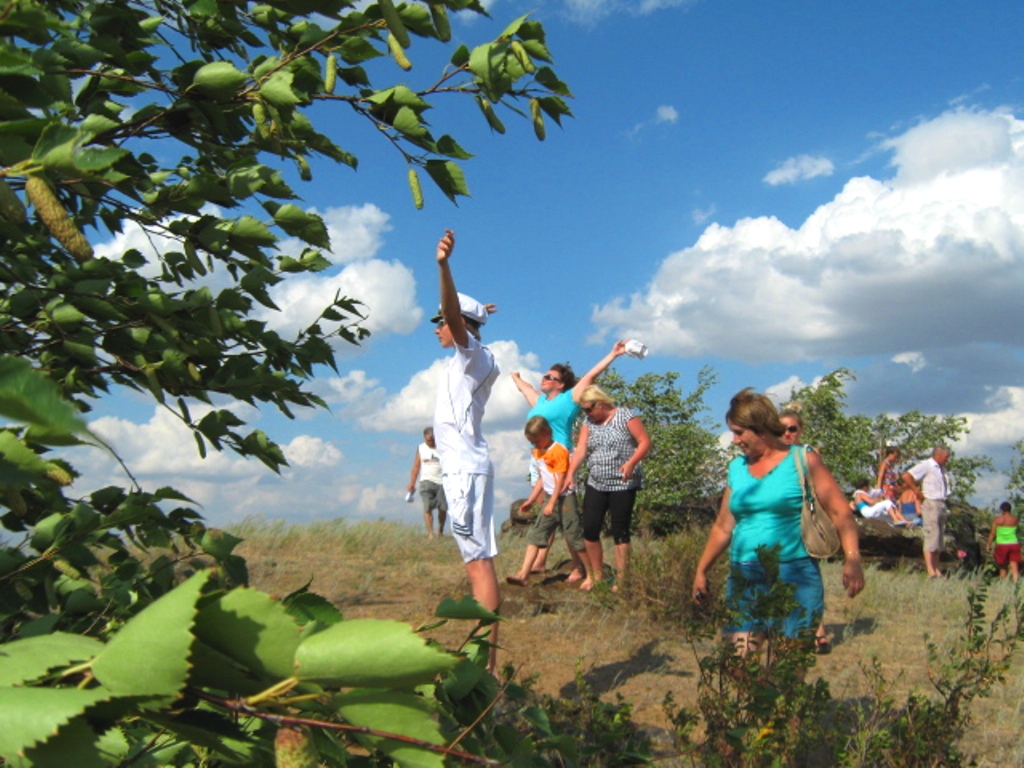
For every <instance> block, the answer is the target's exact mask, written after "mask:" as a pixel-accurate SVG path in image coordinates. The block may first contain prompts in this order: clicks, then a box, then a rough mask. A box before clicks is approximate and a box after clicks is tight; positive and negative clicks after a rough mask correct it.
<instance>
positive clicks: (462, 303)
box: [430, 293, 487, 325]
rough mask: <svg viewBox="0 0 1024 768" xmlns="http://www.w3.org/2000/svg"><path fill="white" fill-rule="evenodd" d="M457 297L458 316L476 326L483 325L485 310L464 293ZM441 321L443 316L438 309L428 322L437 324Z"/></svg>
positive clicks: (485, 318) (485, 321) (485, 316)
mask: <svg viewBox="0 0 1024 768" xmlns="http://www.w3.org/2000/svg"><path fill="white" fill-rule="evenodd" d="M458 296H459V314H460V315H462V316H463V317H464V318H466V319H467V320H472V321H473V322H474V323H476V324H477V325H485V324H486V323H487V308H486V307H485V306H484V305H483V304H481V303H480V302H479V301H477V300H476V299H474V298H473V297H472V296H467V295H466V294H464V293H460V294H458ZM443 319H444V316H443V315H442V314H441V310H440V308H438V310H437V314H436V315H434V316H433V317H432V318H430V322H432V323H437V322H439V321H441V320H443Z"/></svg>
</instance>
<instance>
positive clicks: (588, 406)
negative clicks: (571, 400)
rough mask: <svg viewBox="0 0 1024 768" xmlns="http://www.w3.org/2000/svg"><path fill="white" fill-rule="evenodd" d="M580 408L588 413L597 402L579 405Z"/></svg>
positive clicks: (595, 406)
mask: <svg viewBox="0 0 1024 768" xmlns="http://www.w3.org/2000/svg"><path fill="white" fill-rule="evenodd" d="M580 408H581V410H582V411H583V412H584V413H590V412H591V411H592V410H594V409H595V408H597V403H591V404H590V405H581V406H580Z"/></svg>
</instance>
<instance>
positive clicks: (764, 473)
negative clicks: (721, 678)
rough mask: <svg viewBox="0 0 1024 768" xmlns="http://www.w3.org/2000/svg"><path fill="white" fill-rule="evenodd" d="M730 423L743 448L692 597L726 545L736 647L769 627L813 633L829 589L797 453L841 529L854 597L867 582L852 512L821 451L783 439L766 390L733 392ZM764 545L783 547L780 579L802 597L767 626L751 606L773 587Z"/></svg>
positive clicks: (699, 594) (847, 583)
mask: <svg viewBox="0 0 1024 768" xmlns="http://www.w3.org/2000/svg"><path fill="white" fill-rule="evenodd" d="M726 423H727V424H728V426H729V430H730V431H731V432H732V436H733V437H732V441H733V444H734V445H735V446H736V447H737V448H738V449H739V450H740V452H741V454H742V455H740V456H737V457H736V458H735V459H733V460H732V461H731V462H730V464H729V474H728V486H727V488H726V490H725V493H724V495H723V497H722V504H721V507H720V509H719V512H718V517H717V518H716V519H715V522H714V524H713V525H712V526H711V531H710V533H709V534H708V541H707V544H706V545H705V547H704V552H703V554H702V555H701V558H700V561H699V562H698V564H697V571H696V575H695V576H694V580H693V597H694V600H696V601H698V602H703V601H705V600H706V599H707V598H708V596H709V581H708V571H709V569H710V568H711V566H712V565H713V564H714V562H715V561H716V560H717V559H718V558H719V557H720V556H721V555H722V553H724V552H726V551H727V550H728V552H729V562H730V568H729V578H728V582H727V588H726V599H727V601H728V603H729V604H730V605H731V606H733V607H735V608H736V615H735V619H734V621H733V622H732V623H731V624H730V626H728V627H726V628H725V636H726V638H727V639H729V640H731V641H732V642H734V643H735V644H736V647H737V650H738V651H739V652H740V653H746V652H747V651H748V650H754V649H755V648H756V647H757V646H758V645H759V643H760V642H761V640H763V639H764V637H765V635H766V634H767V632H768V631H769V630H772V631H775V632H778V633H779V634H782V635H783V636H785V637H796V636H800V635H804V634H806V636H807V637H808V639H810V638H812V637H813V635H814V630H815V628H816V627H817V626H818V622H819V621H820V619H821V613H822V611H823V610H824V589H823V587H822V582H821V572H820V570H819V568H818V562H817V560H815V559H813V558H812V557H810V555H808V554H807V549H806V548H805V547H804V543H803V539H802V537H801V535H800V512H801V509H802V507H803V493H802V490H801V487H800V481H799V479H798V475H797V467H796V461H797V460H798V459H799V458H800V457H801V456H802V457H804V459H805V461H806V463H807V470H808V472H807V474H808V476H809V479H810V481H811V482H812V483H813V484H814V489H815V491H816V493H817V496H818V499H819V501H820V502H821V505H822V506H823V507H824V508H825V511H826V513H827V514H828V515H829V517H830V518H831V519H832V522H833V523H835V525H836V528H837V530H838V531H839V537H840V541H841V542H842V550H843V555H844V560H843V586H844V587H845V589H846V593H847V594H848V595H849V596H850V597H853V596H855V595H857V594H858V593H859V592H860V591H861V590H862V589H863V588H864V573H863V570H862V568H861V563H860V547H859V542H858V539H857V525H856V523H855V522H854V519H853V513H852V512H851V510H850V507H849V504H847V502H846V496H845V495H844V494H843V492H842V490H841V489H840V488H839V485H838V484H837V483H836V481H835V478H834V477H833V476H832V473H831V472H830V471H829V470H828V467H826V466H825V464H824V463H823V462H822V460H821V457H820V456H819V455H818V454H817V453H816V452H813V451H806V452H805V451H804V450H803V448H802V447H801V446H791V445H787V444H786V443H785V442H783V441H782V439H781V437H782V435H783V433H784V432H785V428H784V427H783V425H782V423H781V422H780V421H779V415H778V412H777V411H776V410H775V406H774V405H773V404H772V402H771V401H770V400H769V399H768V398H767V397H765V396H764V395H761V394H758V393H756V392H754V391H753V390H751V389H745V390H743V391H742V392H740V393H739V394H737V395H736V396H735V397H733V399H732V401H731V403H730V407H729V411H728V413H727V414H726ZM762 550H774V551H775V552H776V553H777V557H778V564H779V579H780V580H782V581H784V582H787V583H789V584H791V585H792V586H793V587H794V590H795V593H794V597H795V598H796V600H797V602H798V607H797V608H796V609H794V610H793V612H792V613H791V614H790V615H789V616H787V617H785V618H784V619H783V620H782V621H781V624H780V625H778V626H769V625H768V624H767V623H766V622H765V621H763V620H761V619H759V618H757V617H755V616H752V615H751V612H750V608H751V604H752V602H753V600H754V599H755V597H756V596H757V595H759V594H763V593H764V592H766V591H767V590H768V589H769V587H770V583H769V581H770V580H769V576H768V574H767V573H766V572H765V568H764V566H763V565H762V563H761V561H760V558H759V553H760V552H761V551H762Z"/></svg>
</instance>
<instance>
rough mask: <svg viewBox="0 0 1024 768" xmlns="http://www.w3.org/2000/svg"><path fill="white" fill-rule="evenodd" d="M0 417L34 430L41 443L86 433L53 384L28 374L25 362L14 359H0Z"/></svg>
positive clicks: (5, 357) (40, 376)
mask: <svg viewBox="0 0 1024 768" xmlns="http://www.w3.org/2000/svg"><path fill="white" fill-rule="evenodd" d="M0 414H2V415H3V416H6V417H8V418H10V419H13V420H14V421H17V422H22V423H25V424H31V425H33V426H35V427H37V428H38V429H39V430H40V438H38V439H40V441H41V442H45V438H44V437H43V436H44V435H53V436H60V435H65V436H71V435H74V434H81V433H84V432H86V426H85V422H84V421H82V420H81V419H80V418H79V417H78V415H77V413H76V411H75V408H74V406H72V405H71V404H70V403H68V402H67V401H66V400H64V399H63V398H61V396H60V394H59V392H58V390H57V387H56V386H55V385H54V384H53V382H52V381H50V380H49V379H47V378H46V377H45V376H43V375H42V374H40V373H37V372H36V371H34V370H32V367H31V366H30V365H29V363H28V361H27V360H21V359H19V358H15V357H7V356H3V357H0Z"/></svg>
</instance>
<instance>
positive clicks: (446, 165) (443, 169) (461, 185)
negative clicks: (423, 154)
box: [423, 160, 469, 203]
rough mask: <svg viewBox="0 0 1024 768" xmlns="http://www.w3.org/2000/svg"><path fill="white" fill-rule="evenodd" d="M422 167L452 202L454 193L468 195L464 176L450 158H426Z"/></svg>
mask: <svg viewBox="0 0 1024 768" xmlns="http://www.w3.org/2000/svg"><path fill="white" fill-rule="evenodd" d="M423 167H424V168H426V170H427V173H429V174H430V178H432V179H433V180H434V183H435V184H437V186H438V188H439V189H440V190H441V191H442V192H444V194H445V196H446V197H447V198H448V199H449V200H451V201H452V202H453V203H454V202H455V196H456V195H462V196H463V197H468V196H469V187H467V186H466V177H465V176H464V175H463V173H462V169H461V168H460V167H459V166H458V165H457V164H455V163H453V162H452V161H450V160H428V161H427V162H426V163H425V164H424V166H423Z"/></svg>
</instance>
